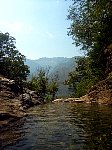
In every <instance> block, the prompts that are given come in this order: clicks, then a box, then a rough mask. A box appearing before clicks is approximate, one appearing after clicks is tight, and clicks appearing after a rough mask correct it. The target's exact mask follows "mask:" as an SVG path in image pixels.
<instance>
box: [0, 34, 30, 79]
mask: <svg viewBox="0 0 112 150" xmlns="http://www.w3.org/2000/svg"><path fill="white" fill-rule="evenodd" d="M24 61H25V56H24V55H22V54H21V53H20V52H19V51H18V50H17V48H16V46H15V38H13V37H12V36H10V35H9V33H5V34H3V33H0V74H1V75H3V76H5V77H7V78H10V79H14V80H16V81H22V80H26V78H27V76H28V74H29V69H28V66H27V65H25V64H24Z"/></svg>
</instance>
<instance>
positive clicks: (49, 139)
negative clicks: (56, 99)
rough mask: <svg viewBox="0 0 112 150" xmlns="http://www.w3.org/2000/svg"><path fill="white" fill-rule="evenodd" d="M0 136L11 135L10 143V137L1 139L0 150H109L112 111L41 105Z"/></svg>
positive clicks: (61, 105) (100, 107)
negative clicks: (20, 122)
mask: <svg viewBox="0 0 112 150" xmlns="http://www.w3.org/2000/svg"><path fill="white" fill-rule="evenodd" d="M16 132H17V133H18V136H16V135H17V134H16ZM2 134H4V135H10V136H11V135H15V136H13V138H12V140H9V138H10V136H9V138H6V137H5V138H4V139H2V146H1V147H2V148H3V147H4V149H5V150H20V149H21V150H50V149H53V150H87V149H88V150H90V149H105V150H110V149H111V145H112V108H111V107H108V106H98V105H93V106H91V105H85V104H69V103H59V104H45V105H41V106H38V107H35V108H33V109H30V110H29V112H28V116H27V117H25V118H23V123H22V124H21V125H20V126H19V127H18V126H16V127H15V128H13V129H9V130H7V131H5V132H4V133H2ZM10 139H11V138H10ZM9 141H10V142H9Z"/></svg>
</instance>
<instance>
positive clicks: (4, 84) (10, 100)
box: [0, 77, 42, 129]
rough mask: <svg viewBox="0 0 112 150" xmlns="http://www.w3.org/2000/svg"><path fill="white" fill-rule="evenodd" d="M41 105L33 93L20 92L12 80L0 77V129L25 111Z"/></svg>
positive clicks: (18, 86) (18, 117)
mask: <svg viewBox="0 0 112 150" xmlns="http://www.w3.org/2000/svg"><path fill="white" fill-rule="evenodd" d="M38 104H42V99H41V97H39V96H37V95H36V94H35V92H34V91H30V90H28V89H25V90H24V91H23V90H21V87H20V85H18V84H17V83H16V82H15V81H14V80H9V79H7V78H3V77H0V129H2V128H4V127H6V126H9V124H10V123H12V122H14V121H15V120H18V119H20V118H21V117H23V116H25V115H26V110H27V109H28V108H30V107H33V106H34V105H38Z"/></svg>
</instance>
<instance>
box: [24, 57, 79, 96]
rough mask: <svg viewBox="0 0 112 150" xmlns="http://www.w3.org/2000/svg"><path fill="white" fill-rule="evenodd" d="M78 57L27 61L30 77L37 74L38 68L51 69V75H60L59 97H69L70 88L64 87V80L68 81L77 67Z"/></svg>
mask: <svg viewBox="0 0 112 150" xmlns="http://www.w3.org/2000/svg"><path fill="white" fill-rule="evenodd" d="M77 58H78V56H77V57H72V58H65V57H54V58H46V57H45V58H40V59H37V60H30V59H26V64H27V65H28V66H29V67H30V75H32V74H35V73H36V70H37V69H38V68H43V69H46V68H50V71H49V75H50V76H54V75H58V84H59V91H58V96H62V95H64V96H67V95H68V94H69V91H68V88H67V87H65V86H64V85H63V82H64V80H66V79H67V77H68V74H69V72H70V71H72V70H74V69H75V67H76V65H77V64H76V60H77Z"/></svg>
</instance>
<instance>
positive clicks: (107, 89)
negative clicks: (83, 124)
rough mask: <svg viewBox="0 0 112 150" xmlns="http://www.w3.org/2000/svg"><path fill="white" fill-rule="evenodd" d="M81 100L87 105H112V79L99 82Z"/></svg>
mask: <svg viewBox="0 0 112 150" xmlns="http://www.w3.org/2000/svg"><path fill="white" fill-rule="evenodd" d="M80 99H83V100H84V101H85V102H87V103H98V104H109V105H112V77H109V78H107V79H105V80H102V81H100V82H98V83H97V84H96V85H95V86H93V87H92V88H91V89H90V90H89V91H88V93H87V94H86V95H85V96H82V97H81V98H80Z"/></svg>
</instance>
